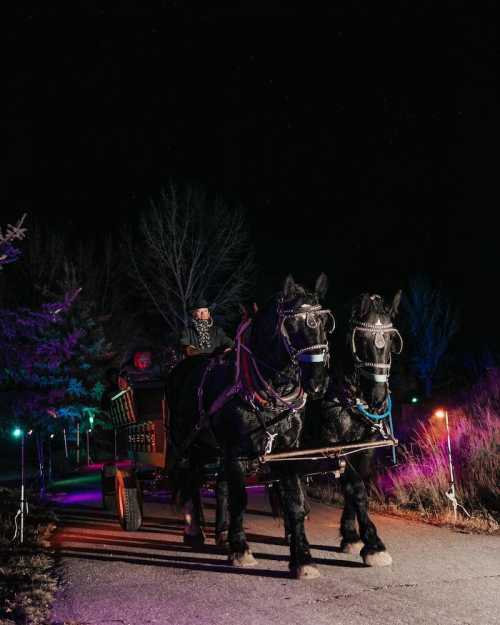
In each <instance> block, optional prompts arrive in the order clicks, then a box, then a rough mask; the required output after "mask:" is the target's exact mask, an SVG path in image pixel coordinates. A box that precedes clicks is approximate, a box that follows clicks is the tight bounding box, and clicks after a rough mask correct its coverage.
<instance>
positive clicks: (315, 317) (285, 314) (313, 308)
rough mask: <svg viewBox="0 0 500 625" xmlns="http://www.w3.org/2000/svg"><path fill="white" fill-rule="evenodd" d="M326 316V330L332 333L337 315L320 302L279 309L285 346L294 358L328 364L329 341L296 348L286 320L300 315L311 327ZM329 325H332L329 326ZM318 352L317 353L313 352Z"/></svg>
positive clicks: (279, 320) (314, 326)
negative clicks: (286, 325) (323, 306)
mask: <svg viewBox="0 0 500 625" xmlns="http://www.w3.org/2000/svg"><path fill="white" fill-rule="evenodd" d="M324 316H326V321H325V322H324V323H325V332H327V333H328V334H331V333H332V332H333V331H334V329H335V317H334V316H333V314H332V312H331V311H330V310H329V309H328V308H322V307H321V305H320V304H315V305H309V304H304V305H302V306H300V307H299V308H294V309H289V310H281V309H280V310H279V312H278V328H279V331H280V334H281V336H282V337H283V342H284V343H285V347H286V349H287V351H288V353H289V354H290V356H291V358H292V360H295V361H297V362H303V363H318V362H322V363H324V365H325V366H328V361H329V356H330V351H329V346H328V341H327V342H326V343H317V344H315V345H308V346H307V347H303V348H302V349H296V348H295V347H294V346H293V345H292V342H291V340H290V336H289V334H288V331H287V329H286V327H285V321H286V320H287V319H291V318H295V317H299V318H304V319H305V323H306V325H307V326H308V327H309V328H311V329H315V328H317V327H318V326H319V325H320V324H321V323H323V321H322V317H324ZM328 325H329V326H330V327H328ZM311 352H316V353H311Z"/></svg>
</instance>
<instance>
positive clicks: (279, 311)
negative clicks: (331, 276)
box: [276, 273, 335, 399]
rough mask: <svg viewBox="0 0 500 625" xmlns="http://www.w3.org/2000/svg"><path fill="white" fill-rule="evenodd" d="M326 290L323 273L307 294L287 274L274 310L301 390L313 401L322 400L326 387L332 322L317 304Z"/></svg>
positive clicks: (331, 316)
mask: <svg viewBox="0 0 500 625" xmlns="http://www.w3.org/2000/svg"><path fill="white" fill-rule="evenodd" d="M327 288H328V279H327V277H326V275H325V274H324V273H322V274H321V275H320V276H319V277H318V279H317V280H316V285H315V289H314V292H309V291H306V289H304V287H302V286H301V285H299V284H297V283H296V282H295V281H294V279H293V277H292V276H290V275H289V276H288V277H287V278H286V280H285V283H284V285H283V290H282V292H281V294H280V296H279V297H278V303H277V308H276V331H277V332H278V333H279V335H280V337H281V339H282V345H283V346H284V348H285V350H286V352H287V353H288V357H289V358H290V360H291V361H292V363H293V364H294V365H296V366H297V367H298V368H299V370H300V378H301V384H302V388H303V389H304V391H305V392H306V393H307V394H308V396H309V397H311V398H312V399H318V398H321V397H322V396H323V395H324V393H325V391H326V387H327V384H328V363H329V357H330V351H329V346H328V334H329V333H331V332H333V330H334V328H335V320H334V318H333V315H332V313H331V312H330V310H328V309H326V308H323V307H322V305H321V303H320V301H321V300H322V299H323V298H324V297H325V294H326V291H327Z"/></svg>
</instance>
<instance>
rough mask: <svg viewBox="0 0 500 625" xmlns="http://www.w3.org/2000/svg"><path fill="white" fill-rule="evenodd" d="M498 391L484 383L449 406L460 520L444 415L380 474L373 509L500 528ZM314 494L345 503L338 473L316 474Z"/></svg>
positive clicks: (479, 528) (464, 526) (473, 527)
mask: <svg viewBox="0 0 500 625" xmlns="http://www.w3.org/2000/svg"><path fill="white" fill-rule="evenodd" d="M498 394H499V393H498V388H497V386H496V383H495V388H494V389H493V390H492V391H491V392H489V393H488V391H487V389H485V388H484V385H481V387H480V392H479V393H476V394H474V395H473V396H472V399H470V400H469V402H468V403H467V404H463V406H462V408H460V409H455V410H452V411H449V423H450V432H451V436H450V438H451V449H452V459H453V468H454V472H455V484H456V496H457V500H458V502H459V504H460V506H462V507H459V509H458V516H457V521H456V523H455V519H454V515H453V511H452V505H451V502H450V500H449V499H448V497H447V496H446V493H447V491H449V487H450V468H449V459H448V447H447V436H446V427H445V422H444V420H442V419H441V420H438V419H435V418H433V419H430V420H429V421H427V422H423V423H420V424H418V425H417V426H416V428H415V432H414V435H413V438H412V440H411V442H410V443H409V444H408V445H406V446H403V447H402V448H400V449H399V450H398V455H399V465H398V466H397V467H394V468H392V467H391V468H389V469H386V470H384V471H380V472H379V474H378V475H376V476H375V477H374V479H373V481H372V483H371V485H370V500H371V504H370V507H371V509H372V510H376V511H378V512H382V513H389V514H395V515H398V516H403V517H405V518H411V519H415V520H421V521H425V522H428V523H433V524H436V525H452V526H454V527H456V528H458V529H461V530H463V531H471V532H487V533H500V410H499V408H498V402H497V401H496V398H497V395H498ZM492 398H493V399H494V400H495V401H492ZM308 493H309V494H310V495H311V496H312V497H313V498H315V499H319V500H320V501H323V502H325V503H333V504H339V505H342V495H341V493H340V489H339V485H338V483H336V481H335V480H334V479H333V478H327V477H322V478H319V479H317V478H315V479H314V480H313V481H312V482H311V483H310V484H309V486H308Z"/></svg>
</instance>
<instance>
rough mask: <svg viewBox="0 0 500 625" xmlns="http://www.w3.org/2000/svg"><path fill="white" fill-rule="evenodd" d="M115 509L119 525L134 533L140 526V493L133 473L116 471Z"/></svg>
mask: <svg viewBox="0 0 500 625" xmlns="http://www.w3.org/2000/svg"><path fill="white" fill-rule="evenodd" d="M115 483H116V509H117V512H118V520H119V521H120V525H121V526H122V528H123V529H124V530H125V531H127V532H135V531H137V530H138V529H139V528H140V527H141V525H142V493H141V488H140V485H139V480H138V479H137V476H136V475H135V473H134V472H133V471H132V472H128V471H123V470H122V469H117V470H116V480H115Z"/></svg>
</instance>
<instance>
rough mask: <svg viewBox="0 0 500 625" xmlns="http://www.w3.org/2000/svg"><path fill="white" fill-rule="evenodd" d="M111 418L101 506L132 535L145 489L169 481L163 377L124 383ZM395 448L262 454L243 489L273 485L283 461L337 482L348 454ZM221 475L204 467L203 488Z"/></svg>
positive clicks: (357, 446)
mask: <svg viewBox="0 0 500 625" xmlns="http://www.w3.org/2000/svg"><path fill="white" fill-rule="evenodd" d="M110 416H111V420H112V424H113V428H114V460H112V461H107V462H105V463H104V465H103V468H102V473H101V484H102V499H103V506H104V508H105V509H106V510H108V511H112V512H115V513H116V514H117V516H118V519H119V522H120V525H121V527H122V528H123V529H124V530H125V531H137V530H138V529H139V528H140V527H141V525H142V519H143V497H142V493H143V490H144V485H145V484H147V485H148V487H149V488H158V487H161V486H162V485H165V484H166V483H167V479H168V471H167V464H168V463H167V454H168V442H169V441H168V439H169V406H168V398H167V393H166V385H165V380H164V378H163V377H161V376H159V377H154V376H152V377H149V378H148V377H147V376H144V375H143V376H142V379H141V380H140V381H137V380H135V381H134V380H131V379H129V380H128V381H127V386H126V387H125V388H123V390H120V391H119V392H117V393H116V395H114V396H113V397H112V398H111V407H110ZM395 444H397V440H396V439H394V437H392V436H390V437H386V438H382V439H381V440H379V441H375V442H365V443H350V444H348V443H346V444H344V445H335V446H331V447H320V448H310V449H299V450H294V451H287V452H279V453H264V454H263V455H262V456H260V457H259V459H258V464H257V465H254V471H253V472H251V473H250V474H249V475H248V476H247V478H246V484H247V486H248V485H255V484H269V483H272V482H273V481H274V480H275V478H274V475H273V467H274V466H277V465H278V464H281V463H284V462H294V463H296V464H298V465H299V466H300V467H301V474H302V475H318V474H333V475H334V476H335V477H340V475H341V474H342V473H343V472H344V470H345V465H346V460H345V458H346V456H348V455H349V454H352V453H356V452H359V451H363V450H366V449H370V448H377V447H387V446H393V445H395ZM220 470H221V466H220V462H216V463H213V464H209V465H206V466H205V477H206V482H207V485H213V484H214V483H215V481H216V479H217V475H218V473H219V471H220Z"/></svg>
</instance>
